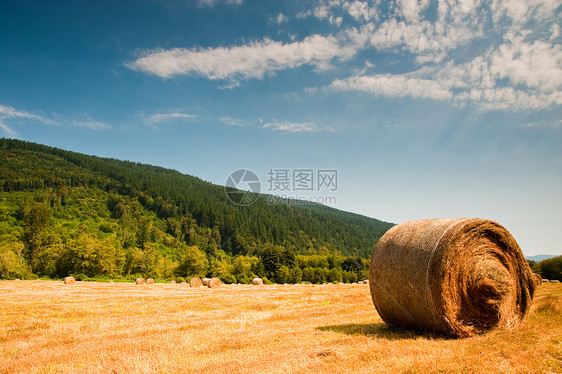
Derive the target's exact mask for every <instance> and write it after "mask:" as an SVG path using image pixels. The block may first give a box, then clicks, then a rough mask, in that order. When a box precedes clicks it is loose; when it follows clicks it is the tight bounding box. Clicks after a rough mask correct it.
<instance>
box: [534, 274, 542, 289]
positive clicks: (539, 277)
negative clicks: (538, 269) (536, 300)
mask: <svg viewBox="0 0 562 374" xmlns="http://www.w3.org/2000/svg"><path fill="white" fill-rule="evenodd" d="M533 279H534V280H535V283H536V285H537V286H538V285H540V284H542V275H540V274H537V273H533Z"/></svg>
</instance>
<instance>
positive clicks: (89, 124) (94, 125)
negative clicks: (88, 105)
mask: <svg viewBox="0 0 562 374" xmlns="http://www.w3.org/2000/svg"><path fill="white" fill-rule="evenodd" d="M71 123H72V125H73V126H76V127H81V128H84V129H90V130H109V129H111V126H109V125H108V124H106V123H103V122H100V121H94V120H72V121H71Z"/></svg>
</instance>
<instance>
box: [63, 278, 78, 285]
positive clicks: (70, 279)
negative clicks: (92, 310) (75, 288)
mask: <svg viewBox="0 0 562 374" xmlns="http://www.w3.org/2000/svg"><path fill="white" fill-rule="evenodd" d="M75 283H76V279H74V277H66V278H64V284H68V285H73V284H75Z"/></svg>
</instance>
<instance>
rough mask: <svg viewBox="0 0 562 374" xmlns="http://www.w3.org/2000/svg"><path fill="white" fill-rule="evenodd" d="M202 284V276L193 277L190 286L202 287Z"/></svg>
mask: <svg viewBox="0 0 562 374" xmlns="http://www.w3.org/2000/svg"><path fill="white" fill-rule="evenodd" d="M205 279H209V278H205ZM209 280H210V279H209ZM201 284H203V282H202V281H201V278H198V277H193V278H191V279H190V280H189V287H201Z"/></svg>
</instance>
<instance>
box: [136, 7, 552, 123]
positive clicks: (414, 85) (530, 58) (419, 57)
mask: <svg viewBox="0 0 562 374" xmlns="http://www.w3.org/2000/svg"><path fill="white" fill-rule="evenodd" d="M209 3H210V4H211V3H214V1H210V2H209ZM559 7H560V1H559V0H529V1H509V0H491V1H484V0H470V1H455V2H451V1H447V0H437V1H430V0H395V1H391V2H390V3H387V2H380V1H377V2H367V1H359V0H329V1H328V0H326V1H320V2H318V3H317V4H316V6H314V7H313V8H312V9H310V10H308V11H306V12H303V13H299V14H297V15H296V18H297V19H304V18H308V17H314V18H316V19H318V20H322V21H327V22H329V23H330V24H332V25H333V26H334V28H335V30H336V31H335V34H333V35H311V36H308V37H306V38H304V39H302V40H300V41H292V42H289V43H283V42H280V41H273V40H270V39H267V38H266V39H263V40H262V41H255V42H252V43H248V44H244V45H238V46H226V47H217V48H191V49H185V48H175V49H169V50H151V51H145V54H144V56H142V57H140V58H138V59H137V60H135V61H133V62H131V63H130V64H128V66H129V67H130V68H132V69H135V70H138V71H142V72H146V73H151V74H155V75H157V76H160V77H162V78H169V77H172V76H177V75H197V76H201V77H204V78H207V79H210V80H225V81H226V82H227V84H226V85H223V86H221V87H220V88H223V89H224V88H229V89H235V88H237V87H238V86H239V85H240V82H241V81H243V80H248V79H262V78H263V77H265V76H267V75H274V74H275V73H276V72H278V71H281V70H286V69H296V68H299V67H301V66H304V65H308V66H313V67H314V68H315V70H316V71H318V72H321V71H324V70H328V69H329V68H331V67H333V66H334V65H336V64H335V63H336V62H343V61H349V60H351V59H352V58H353V57H357V56H361V55H362V53H359V52H360V51H377V52H380V53H383V54H388V55H395V56H396V57H399V58H403V56H404V55H406V56H411V58H408V60H407V63H406V65H407V66H404V67H406V68H409V71H407V72H405V73H396V72H395V70H392V68H389V67H386V69H387V70H386V71H385V70H384V69H385V67H384V65H383V64H379V63H378V61H376V59H375V58H372V57H370V61H367V62H364V64H362V65H363V66H362V67H361V68H357V64H355V65H354V66H353V67H352V68H350V69H348V70H347V71H348V73H347V74H348V76H347V77H343V78H338V79H335V80H334V81H333V82H332V84H331V85H330V88H331V89H332V90H333V91H340V92H341V91H362V92H368V93H370V94H373V95H378V96H387V97H396V98H401V97H411V98H424V99H432V100H439V101H449V102H451V103H454V104H457V105H464V104H471V105H475V107H477V108H480V109H482V110H508V109H509V110H541V109H544V108H549V107H552V106H558V105H561V104H562V97H561V96H562V93H561V90H562V47H561V45H560V43H559V40H560V25H559V24H558V23H559V22H558V17H559V10H558V9H559ZM383 15H384V17H383ZM343 17H347V19H349V18H353V20H354V23H353V26H347V27H346V28H344V27H343V25H344V24H343V23H342V19H343ZM286 18H287V17H286V16H285V15H284V14H283V13H279V14H278V16H277V17H274V18H272V22H274V21H275V22H277V23H282V22H285V21H286ZM348 25H350V24H348ZM334 28H332V29H334ZM355 62H357V61H355ZM373 63H375V64H376V67H377V68H376V69H374V68H373ZM404 70H408V69H404ZM370 72H372V74H369V73H370ZM307 92H316V91H315V88H314V87H309V88H308V89H307ZM278 125H279V126H277V127H280V128H281V127H282V126H281V125H280V124H278ZM271 127H275V126H274V125H272V126H271ZM295 128H298V126H296V127H295ZM286 131H290V130H286ZM301 131H302V130H301Z"/></svg>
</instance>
